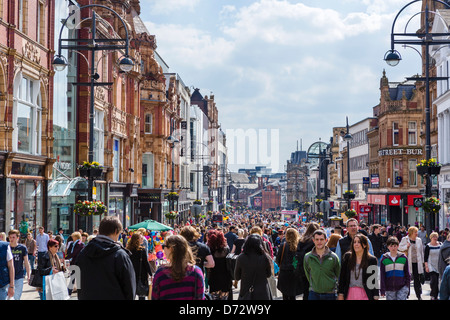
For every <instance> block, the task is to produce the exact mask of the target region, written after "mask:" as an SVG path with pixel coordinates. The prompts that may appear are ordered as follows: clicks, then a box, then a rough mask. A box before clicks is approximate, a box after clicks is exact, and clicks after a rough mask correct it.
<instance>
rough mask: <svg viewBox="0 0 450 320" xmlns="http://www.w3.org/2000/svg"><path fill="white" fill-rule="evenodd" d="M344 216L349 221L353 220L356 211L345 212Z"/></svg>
mask: <svg viewBox="0 0 450 320" xmlns="http://www.w3.org/2000/svg"><path fill="white" fill-rule="evenodd" d="M345 215H346V216H347V218H349V219H351V218H354V217H355V216H356V210H355V209H348V210H347V211H345Z"/></svg>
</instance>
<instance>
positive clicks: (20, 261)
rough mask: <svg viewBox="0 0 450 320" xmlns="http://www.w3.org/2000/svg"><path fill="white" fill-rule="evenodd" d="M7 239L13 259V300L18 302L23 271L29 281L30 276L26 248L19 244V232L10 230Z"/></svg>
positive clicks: (21, 288) (21, 289)
mask: <svg viewBox="0 0 450 320" xmlns="http://www.w3.org/2000/svg"><path fill="white" fill-rule="evenodd" d="M8 238H9V246H10V248H11V253H12V255H13V258H14V274H15V276H14V300H20V298H21V297H22V291H23V281H24V274H25V271H26V276H27V279H30V274H31V268H30V264H29V261H28V251H27V247H25V246H24V245H23V244H20V243H19V239H20V231H19V230H14V229H13V230H10V231H9V232H8ZM24 268H25V269H24Z"/></svg>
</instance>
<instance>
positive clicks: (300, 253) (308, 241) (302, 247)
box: [294, 222, 320, 300]
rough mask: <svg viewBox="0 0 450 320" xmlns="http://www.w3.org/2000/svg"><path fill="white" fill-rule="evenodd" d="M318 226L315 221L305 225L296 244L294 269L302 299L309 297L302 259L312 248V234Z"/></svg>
mask: <svg viewBox="0 0 450 320" xmlns="http://www.w3.org/2000/svg"><path fill="white" fill-rule="evenodd" d="M319 229H320V226H319V224H318V223H316V222H310V223H309V224H308V226H307V227H306V230H305V232H304V233H303V235H302V236H301V238H300V241H299V242H298V246H297V252H296V257H297V261H298V263H299V264H298V265H297V268H296V269H297V270H294V272H295V273H296V276H297V277H298V278H299V283H300V284H301V292H302V293H303V300H308V297H309V282H308V278H307V276H306V274H305V269H304V268H303V267H302V266H303V265H304V263H303V261H304V258H305V255H306V254H307V253H308V252H310V251H311V250H312V249H313V248H314V241H313V234H314V232H315V231H316V230H319Z"/></svg>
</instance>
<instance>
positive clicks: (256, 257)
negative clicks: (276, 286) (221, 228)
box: [234, 234, 272, 300]
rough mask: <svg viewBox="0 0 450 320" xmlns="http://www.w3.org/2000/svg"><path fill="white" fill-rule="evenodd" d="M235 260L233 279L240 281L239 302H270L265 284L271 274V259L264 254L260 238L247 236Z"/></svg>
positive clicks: (254, 235)
mask: <svg viewBox="0 0 450 320" xmlns="http://www.w3.org/2000/svg"><path fill="white" fill-rule="evenodd" d="M236 260H237V261H236V269H235V271H234V278H235V279H236V280H238V281H239V280H241V289H240V292H239V300H272V294H271V292H270V287H269V283H268V282H267V278H269V277H270V276H271V274H272V268H271V263H270V260H271V258H270V256H269V255H268V254H267V253H266V252H265V249H264V247H263V240H262V237H261V236H260V235H258V234H251V235H249V236H248V238H247V240H246V241H245V243H244V247H243V250H242V254H240V255H239V257H238V258H237V259H236Z"/></svg>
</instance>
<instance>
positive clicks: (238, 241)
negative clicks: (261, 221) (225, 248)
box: [231, 228, 270, 254]
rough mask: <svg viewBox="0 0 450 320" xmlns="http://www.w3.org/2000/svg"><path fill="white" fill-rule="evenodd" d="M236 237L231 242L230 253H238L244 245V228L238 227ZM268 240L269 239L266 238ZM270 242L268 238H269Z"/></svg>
mask: <svg viewBox="0 0 450 320" xmlns="http://www.w3.org/2000/svg"><path fill="white" fill-rule="evenodd" d="M237 236H238V237H237V239H236V240H235V241H234V243H233V247H232V249H231V253H234V254H240V253H241V252H242V246H243V245H244V242H245V238H244V229H241V228H239V229H238V231H237ZM268 240H269V239H268ZM269 242H270V240H269Z"/></svg>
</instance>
